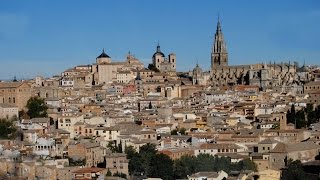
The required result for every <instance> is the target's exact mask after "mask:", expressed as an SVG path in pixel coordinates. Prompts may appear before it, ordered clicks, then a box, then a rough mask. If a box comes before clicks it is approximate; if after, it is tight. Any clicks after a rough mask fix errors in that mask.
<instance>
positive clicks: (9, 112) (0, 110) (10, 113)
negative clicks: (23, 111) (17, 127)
mask: <svg viewBox="0 0 320 180" xmlns="http://www.w3.org/2000/svg"><path fill="white" fill-rule="evenodd" d="M14 117H16V118H18V117H19V109H18V107H17V106H14V105H10V104H3V103H0V119H11V118H14Z"/></svg>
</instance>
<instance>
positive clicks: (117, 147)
mask: <svg viewBox="0 0 320 180" xmlns="http://www.w3.org/2000/svg"><path fill="white" fill-rule="evenodd" d="M107 148H108V149H110V150H111V152H113V153H122V144H121V141H120V143H119V144H118V145H117V142H116V141H109V143H108V145H107Z"/></svg>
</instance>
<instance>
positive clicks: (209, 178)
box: [188, 170, 228, 180]
mask: <svg viewBox="0 0 320 180" xmlns="http://www.w3.org/2000/svg"><path fill="white" fill-rule="evenodd" d="M227 178H228V174H227V173H226V172H224V171H222V170H221V171H219V172H197V173H195V174H192V175H190V176H188V180H226V179H227Z"/></svg>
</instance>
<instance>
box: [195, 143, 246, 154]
mask: <svg viewBox="0 0 320 180" xmlns="http://www.w3.org/2000/svg"><path fill="white" fill-rule="evenodd" d="M244 150H245V149H244V148H243V147H241V146H238V145H236V144H227V143H225V144H209V143H205V144H201V145H200V147H197V148H195V150H194V155H195V156H198V155H199V154H202V153H203V154H210V155H212V156H214V155H216V154H217V153H237V152H243V151H244Z"/></svg>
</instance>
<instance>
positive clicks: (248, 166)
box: [238, 159, 257, 171]
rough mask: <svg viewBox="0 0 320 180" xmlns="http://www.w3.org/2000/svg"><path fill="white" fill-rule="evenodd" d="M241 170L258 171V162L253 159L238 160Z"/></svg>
mask: <svg viewBox="0 0 320 180" xmlns="http://www.w3.org/2000/svg"><path fill="white" fill-rule="evenodd" d="M238 164H239V166H240V170H252V171H257V164H256V163H254V162H253V161H252V160H251V159H244V160H242V161H240V162H238Z"/></svg>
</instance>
